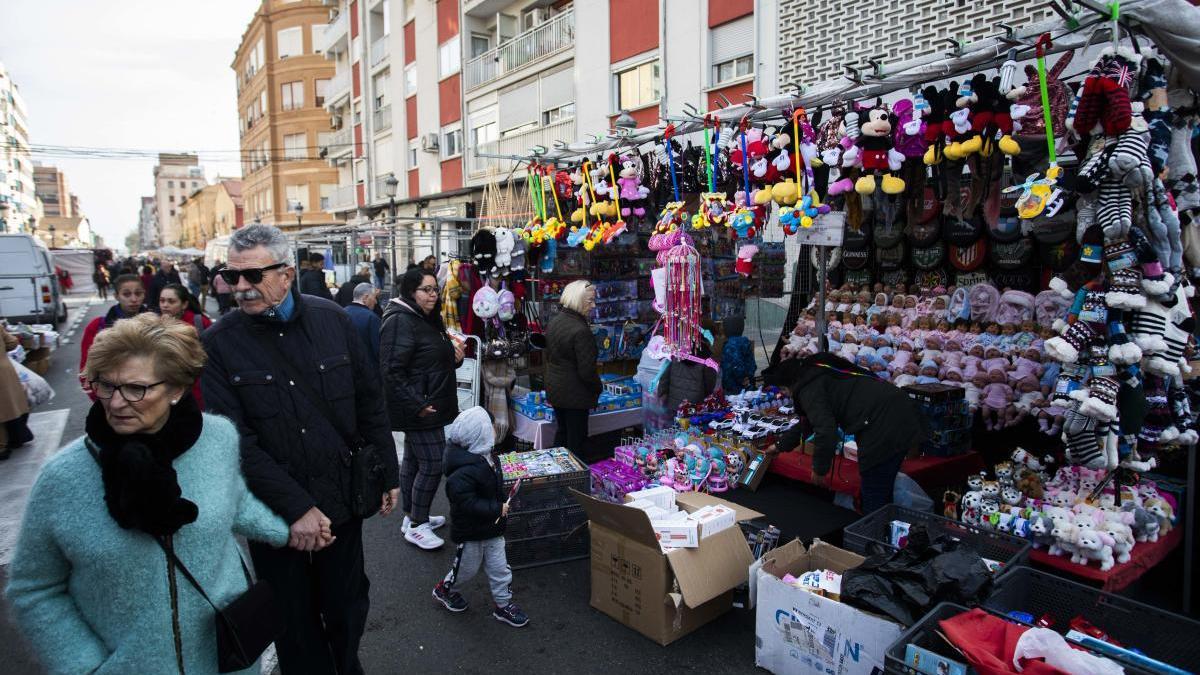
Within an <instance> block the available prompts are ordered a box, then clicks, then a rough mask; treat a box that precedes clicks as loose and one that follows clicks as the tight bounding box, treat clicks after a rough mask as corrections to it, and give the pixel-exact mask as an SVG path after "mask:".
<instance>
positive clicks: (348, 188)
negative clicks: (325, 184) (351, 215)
mask: <svg viewBox="0 0 1200 675" xmlns="http://www.w3.org/2000/svg"><path fill="white" fill-rule="evenodd" d="M356 188H357V186H355V185H339V186H338V188H337V189H336V190H334V191H333V194H332V195H330V196H329V211H330V212H331V213H332V212H335V211H348V210H350V209H353V208H355V207H357V206H358V191H357V189H356Z"/></svg>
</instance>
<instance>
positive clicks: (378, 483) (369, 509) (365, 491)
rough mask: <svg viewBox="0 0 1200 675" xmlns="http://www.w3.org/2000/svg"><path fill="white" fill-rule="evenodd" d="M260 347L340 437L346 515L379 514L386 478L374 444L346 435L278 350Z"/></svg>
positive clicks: (335, 415)
mask: <svg viewBox="0 0 1200 675" xmlns="http://www.w3.org/2000/svg"><path fill="white" fill-rule="evenodd" d="M259 342H260V343H261V344H263V345H264V346H265V347H266V351H267V354H269V355H270V357H271V359H272V360H273V361H274V362H275V365H277V366H279V368H280V369H281V370H283V372H284V373H286V374H287V376H288V378H290V379H291V381H293V382H295V383H296V388H298V389H299V390H300V393H301V394H303V395H304V397H305V398H306V399H308V402H309V403H311V404H312V405H313V406H314V407H316V409H317V410H318V411H319V412H320V413H321V416H322V417H324V418H325V419H326V420H327V421H328V422H329V424H330V425H332V426H333V429H334V431H336V432H337V433H338V435H339V436H341V437H342V441H343V442H344V443H345V444H346V447H347V448H349V450H350V457H349V459H345V458H344V459H343V460H342V462H343V464H345V465H346V466H347V467H349V469H350V513H351V514H353V515H354V516H355V517H356V518H370V517H371V516H373V515H375V514H376V513H378V512H379V507H380V506H381V505H382V504H383V494H384V493H385V492H387V488H386V487H385V484H386V475H387V469H385V468H384V465H383V459H382V458H381V457H380V456H379V449H378V448H376V447H375V444H374V443H370V442H368V441H367V440H366V439H365V438H363V436H362V434H359V433H354V434H350V433H348V432H347V431H346V430H345V429H343V428H342V425H341V424H340V423H339V422H338V420H339V418H338V416H337V414H336V413H335V412H334V411H333V409H332V408H330V407H329V404H328V403H327V402H326V401H325V398H324V397H322V396H320V395H318V394H317V392H316V391H313V389H312V387H310V386H309V385H308V382H307V381H306V380H305V379H304V376H303V375H301V374H300V373H299V372H298V371H297V370H296V368H295V366H293V365H292V364H291V363H290V362H288V360H287V359H286V358H284V356H283V354H281V353H279V348H278V347H276V346H275V345H274V344H272V343H271V342H270V341H269V340H260V341H259Z"/></svg>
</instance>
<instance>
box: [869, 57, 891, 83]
mask: <svg viewBox="0 0 1200 675" xmlns="http://www.w3.org/2000/svg"><path fill="white" fill-rule="evenodd" d="M886 56H887V54H876V55H874V56H869V57H867V63H869V64H870V65H871V67H872V68H874V69H875V78H876V79H880V80H882V79H883V59H884V57H886Z"/></svg>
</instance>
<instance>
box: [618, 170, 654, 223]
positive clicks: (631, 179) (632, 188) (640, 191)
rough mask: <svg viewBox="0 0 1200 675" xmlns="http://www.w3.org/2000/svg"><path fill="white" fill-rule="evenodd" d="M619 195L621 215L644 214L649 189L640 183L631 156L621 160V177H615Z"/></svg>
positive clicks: (638, 215) (639, 216) (637, 215)
mask: <svg viewBox="0 0 1200 675" xmlns="http://www.w3.org/2000/svg"><path fill="white" fill-rule="evenodd" d="M617 184H618V185H619V186H620V195H621V215H622V216H625V217H626V218H628V217H629V216H630V215H633V216H636V217H638V218H641V217H643V216H645V215H646V203H645V202H646V197H648V196H650V190H649V189H647V188H646V186H644V185H642V181H641V178H640V176H638V170H637V162H636V161H635V160H634V158H633V157H625V158H624V159H623V160H621V177H620V178H618V179H617Z"/></svg>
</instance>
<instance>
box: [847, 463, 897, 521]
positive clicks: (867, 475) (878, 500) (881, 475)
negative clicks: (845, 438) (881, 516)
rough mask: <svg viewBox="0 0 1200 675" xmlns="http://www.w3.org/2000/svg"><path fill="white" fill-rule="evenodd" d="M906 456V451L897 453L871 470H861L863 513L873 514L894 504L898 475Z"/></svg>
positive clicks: (859, 473) (859, 474)
mask: <svg viewBox="0 0 1200 675" xmlns="http://www.w3.org/2000/svg"><path fill="white" fill-rule="evenodd" d="M904 456H905V452H904V451H901V452H897V453H896V454H894V455H892V456H891V457H888V458H887V459H885V460H883V462H881V463H879V464H876V465H875V466H873V467H871V468H869V469H866V470H859V472H858V476H859V478H860V479H861V480H862V512H863V513H873V512H875V511H877V510H879V509H881V508H883V507H884V506H887V505H888V504H891V503H892V494H893V490H894V489H895V485H896V474H898V473H900V465H901V464H903V463H904Z"/></svg>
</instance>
